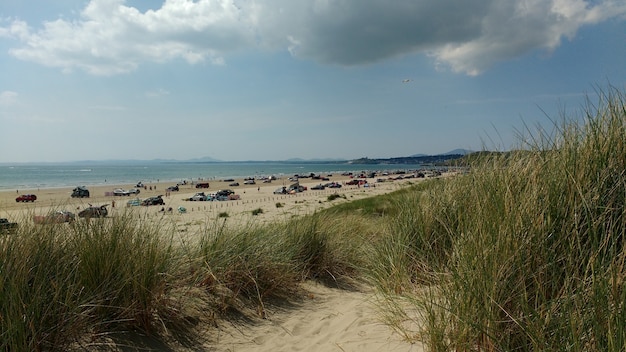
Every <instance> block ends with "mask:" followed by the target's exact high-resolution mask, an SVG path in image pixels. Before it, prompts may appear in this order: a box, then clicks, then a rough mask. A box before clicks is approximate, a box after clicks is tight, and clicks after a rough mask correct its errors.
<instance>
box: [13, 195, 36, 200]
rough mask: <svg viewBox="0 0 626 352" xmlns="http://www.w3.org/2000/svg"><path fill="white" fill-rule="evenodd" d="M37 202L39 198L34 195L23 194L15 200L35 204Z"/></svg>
mask: <svg viewBox="0 0 626 352" xmlns="http://www.w3.org/2000/svg"><path fill="white" fill-rule="evenodd" d="M36 200H37V196H36V195H34V194H22V195H21V196H19V197H17V198H15V201H16V202H34V201H36Z"/></svg>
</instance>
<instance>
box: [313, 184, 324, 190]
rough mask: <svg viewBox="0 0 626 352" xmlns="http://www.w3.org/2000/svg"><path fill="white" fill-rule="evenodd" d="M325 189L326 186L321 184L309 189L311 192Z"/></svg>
mask: <svg viewBox="0 0 626 352" xmlns="http://www.w3.org/2000/svg"><path fill="white" fill-rule="evenodd" d="M325 188H326V186H324V185H323V184H319V185H315V186H313V187H311V189H313V190H322V189H325Z"/></svg>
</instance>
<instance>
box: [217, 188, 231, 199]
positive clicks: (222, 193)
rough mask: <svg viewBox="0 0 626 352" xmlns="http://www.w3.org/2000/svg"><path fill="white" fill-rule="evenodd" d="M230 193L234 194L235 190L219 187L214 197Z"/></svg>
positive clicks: (226, 195)
mask: <svg viewBox="0 0 626 352" xmlns="http://www.w3.org/2000/svg"><path fill="white" fill-rule="evenodd" d="M231 194H235V191H233V190H231V189H220V190H219V191H217V193H215V196H216V197H218V198H219V197H228V196H230V195H231Z"/></svg>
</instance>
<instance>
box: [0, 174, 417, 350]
mask: <svg viewBox="0 0 626 352" xmlns="http://www.w3.org/2000/svg"><path fill="white" fill-rule="evenodd" d="M349 180H350V178H349V177H348V176H341V175H337V176H332V177H330V180H329V181H321V180H316V179H310V178H305V179H301V180H300V184H301V185H302V186H306V187H307V188H308V190H306V191H304V192H301V193H296V194H274V193H273V192H274V191H275V190H276V189H277V188H280V187H282V186H283V185H285V186H289V185H290V184H291V183H292V182H291V181H288V180H287V179H284V180H282V179H279V180H274V181H272V182H271V183H257V184H254V185H244V184H243V180H235V181H237V182H239V184H240V185H241V186H237V187H230V186H229V183H230V182H223V181H211V182H210V187H209V188H208V189H197V188H195V185H193V184H187V185H182V186H180V190H179V191H178V192H169V193H166V191H165V190H166V188H167V187H169V186H172V185H173V184H172V183H157V184H155V183H153V184H146V185H145V186H146V189H141V193H140V194H139V195H138V197H139V198H140V199H144V198H147V197H150V196H155V195H163V199H164V200H165V205H164V206H160V205H159V206H149V207H148V206H134V207H129V206H127V202H128V200H130V199H134V198H136V196H134V195H131V196H110V195H106V192H112V191H113V189H115V188H122V189H129V188H133V187H134V186H135V185H110V186H100V187H88V188H89V190H90V193H91V196H90V197H89V198H82V199H81V198H71V197H70V195H71V193H72V189H71V188H58V189H41V190H24V191H21V190H20V191H15V190H14V191H4V192H0V217H2V218H8V219H9V220H10V221H14V222H18V223H20V222H24V221H32V217H33V216H35V215H38V216H42V215H46V214H49V213H50V212H51V211H53V210H67V211H71V212H73V213H75V214H77V213H78V212H79V211H80V210H82V209H84V208H86V207H87V206H88V205H89V204H93V205H104V204H108V209H109V216H116V214H120V212H125V211H132V212H133V214H134V212H136V213H138V216H141V217H142V218H148V219H150V218H154V219H163V218H167V219H169V220H171V221H172V222H173V223H174V224H176V226H181V227H190V226H191V227H193V226H196V227H200V226H203V224H206V222H207V221H211V220H212V219H216V218H217V217H218V215H219V214H220V213H224V212H226V213H228V219H229V221H231V222H236V221H243V222H248V221H258V222H260V223H264V222H273V221H282V220H285V219H288V218H290V217H293V216H300V215H305V214H311V213H313V212H315V211H317V210H319V209H322V208H325V207H330V206H332V205H335V204H339V203H340V202H349V201H352V200H356V199H361V198H365V197H370V196H375V195H379V194H383V193H389V192H392V191H394V190H397V189H399V188H401V187H405V186H406V185H407V184H409V182H411V183H414V182H418V181H419V180H420V179H411V180H390V179H388V178H385V179H384V181H385V182H377V180H376V179H366V180H367V182H368V186H367V187H365V186H357V185H346V184H345V183H346V182H347V181H349ZM327 182H338V183H341V184H343V186H342V187H341V188H326V189H324V190H311V187H313V186H314V185H317V184H320V183H322V184H323V183H327ZM219 189H232V190H234V191H235V192H236V194H238V195H239V197H240V199H239V200H229V201H207V202H194V201H189V200H186V199H188V198H190V197H191V196H193V195H194V194H195V193H196V192H205V193H212V192H216V191H217V190H219ZM27 193H33V194H36V195H37V200H36V201H35V202H32V203H17V202H16V201H15V198H16V197H17V196H18V195H19V194H27ZM334 193H337V194H339V195H341V196H342V197H340V198H337V199H335V200H333V201H329V200H328V196H329V195H331V194H334ZM166 194H168V195H166ZM277 203H280V204H281V206H280V207H277V206H276V204H277ZM179 207H184V208H185V210H186V211H185V212H180V211H178V208H179ZM162 208H164V209H166V211H165V212H163V211H161V210H162ZM169 208H171V209H172V211H171V212H169V211H167V209H169ZM255 209H262V212H261V213H260V214H258V215H252V211H253V210H255ZM79 221H80V220H79ZM190 224H191V225H190ZM194 233H195V232H194V231H193V229H186V230H185V231H181V232H180V236H193V234H194ZM181 239H182V238H181ZM190 239H191V238H185V240H186V241H188V240H190ZM305 290H306V292H308V293H307V294H306V297H305V298H304V304H303V305H302V306H301V307H298V309H295V310H287V311H276V312H270V314H269V315H268V316H267V318H266V319H259V321H257V322H254V323H253V324H246V325H245V326H237V325H236V324H235V323H233V322H222V324H221V325H220V326H219V327H218V328H217V331H216V332H215V336H217V337H216V338H214V339H211V340H212V342H211V344H210V345H208V346H206V347H207V350H211V351H359V352H373V351H422V350H423V347H422V346H420V345H416V344H410V343H407V342H405V341H402V339H401V337H400V336H399V335H397V334H394V332H393V331H392V330H391V329H390V328H389V327H387V326H385V325H383V324H382V323H380V322H379V321H378V320H377V317H376V312H375V308H374V307H373V305H372V298H373V295H374V294H373V292H371V291H370V290H369V288H367V287H365V288H364V289H363V290H361V291H358V292H356V291H345V290H339V289H332V288H328V287H324V286H322V285H318V284H315V283H307V284H305ZM213 341H214V342H213Z"/></svg>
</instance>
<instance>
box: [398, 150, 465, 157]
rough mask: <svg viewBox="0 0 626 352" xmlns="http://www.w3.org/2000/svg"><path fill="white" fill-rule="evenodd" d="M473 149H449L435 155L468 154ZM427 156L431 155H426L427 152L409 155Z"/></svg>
mask: <svg viewBox="0 0 626 352" xmlns="http://www.w3.org/2000/svg"><path fill="white" fill-rule="evenodd" d="M473 152H474V151H472V150H467V149H454V150H451V151H449V152H447V153H443V154H437V155H468V154H472V153H473ZM427 156H432V155H428V154H413V155H409V156H408V157H409V158H421V157H427Z"/></svg>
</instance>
